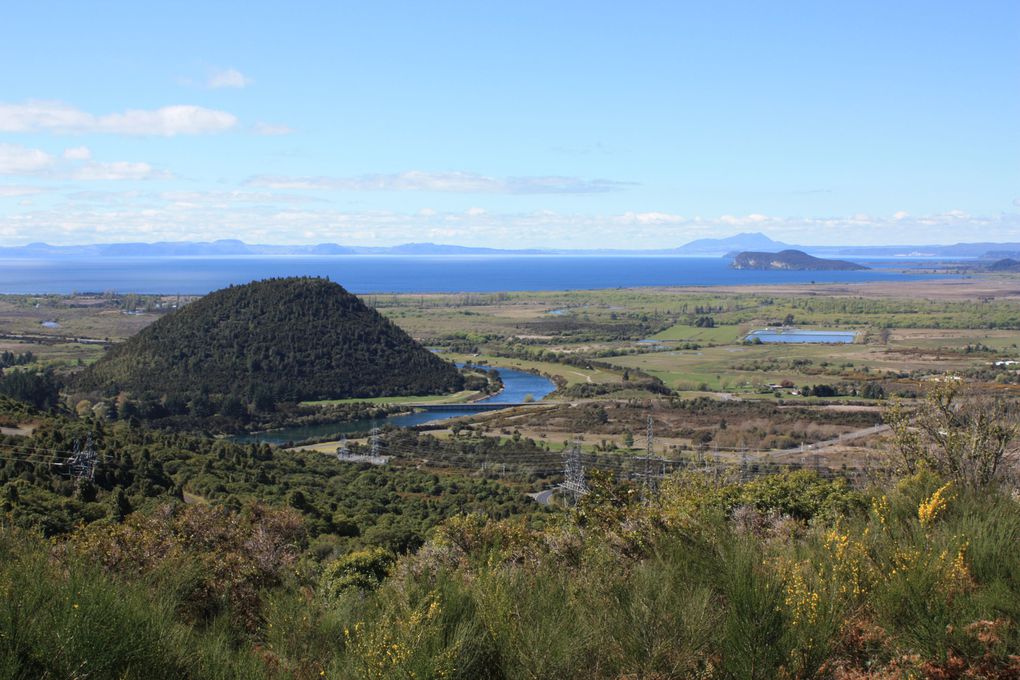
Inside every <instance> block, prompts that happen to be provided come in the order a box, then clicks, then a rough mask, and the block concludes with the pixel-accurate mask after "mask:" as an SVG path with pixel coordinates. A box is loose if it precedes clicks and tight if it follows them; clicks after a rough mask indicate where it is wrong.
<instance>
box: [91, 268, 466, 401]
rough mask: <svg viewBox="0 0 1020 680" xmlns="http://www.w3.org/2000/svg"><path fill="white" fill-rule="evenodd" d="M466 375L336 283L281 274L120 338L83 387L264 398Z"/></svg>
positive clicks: (398, 391) (382, 390) (430, 384)
mask: <svg viewBox="0 0 1020 680" xmlns="http://www.w3.org/2000/svg"><path fill="white" fill-rule="evenodd" d="M462 384H463V379H462V377H461V376H460V374H459V372H458V371H457V369H456V368H455V367H454V366H453V365H451V364H449V363H447V362H445V361H443V360H442V359H440V358H439V357H437V356H435V355H434V354H432V353H431V352H429V351H428V350H426V349H425V348H423V347H422V346H421V345H419V344H418V343H416V342H415V341H414V340H413V339H412V338H411V337H410V336H408V335H407V334H406V333H405V332H404V331H402V330H401V329H400V328H398V327H397V326H396V325H394V324H393V323H392V322H390V321H389V320H388V319H386V318H384V317H383V316H382V315H380V314H379V313H377V312H376V311H375V310H373V309H370V308H368V307H367V306H366V305H365V304H364V303H363V302H362V301H361V300H359V299H358V298H357V297H355V296H354V295H352V294H350V293H348V292H347V291H346V290H344V288H342V287H341V286H339V285H337V284H336V283H332V282H330V281H328V280H326V279H320V278H278V279H267V280H264V281H256V282H253V283H249V284H246V285H242V286H231V287H229V288H225V289H223V290H219V291H216V292H214V293H211V294H209V295H207V296H206V297H204V298H202V299H200V300H197V301H195V302H193V303H191V304H189V305H187V306H186V307H184V308H182V309H180V310H178V311H176V312H174V313H172V314H169V315H167V316H165V317H163V318H162V319H160V320H159V321H157V322H155V323H153V324H152V325H151V326H149V327H147V328H145V329H144V330H142V331H141V332H139V333H138V334H137V335H135V336H134V337H132V338H130V339H129V340H128V341H127V342H125V343H123V344H121V345H118V346H116V347H114V348H112V349H111V350H110V351H109V353H107V354H106V355H105V356H104V357H103V358H102V359H100V360H99V361H98V362H96V363H95V364H93V365H92V366H90V367H89V368H88V369H86V370H85V371H84V372H83V373H82V374H81V375H80V376H79V378H78V379H77V385H76V387H77V388H78V389H80V390H93V391H103V392H105V393H106V394H113V393H117V392H121V391H126V392H131V393H134V394H142V393H155V394H157V395H162V396H166V397H168V398H174V399H178V400H180V399H195V398H198V397H201V398H208V397H212V398H214V399H215V398H217V397H224V396H235V397H238V398H239V399H243V400H245V401H251V402H254V403H255V404H256V405H260V404H261V405H263V406H265V405H270V404H271V403H274V402H296V401H304V400H312V399H336V398H346V397H378V396H394V395H415V394H434V393H443V392H450V391H455V390H458V389H460V388H461V386H462Z"/></svg>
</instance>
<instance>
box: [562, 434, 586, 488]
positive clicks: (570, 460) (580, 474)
mask: <svg viewBox="0 0 1020 680" xmlns="http://www.w3.org/2000/svg"><path fill="white" fill-rule="evenodd" d="M562 488H563V490H564V491H566V492H567V493H569V494H571V495H572V496H573V497H574V502H575V503H576V502H577V499H578V498H579V497H581V496H583V495H584V494H586V493H588V485H587V484H586V483H585V480H584V465H583V464H582V463H581V444H580V442H577V441H574V443H573V444H572V445H571V446H570V448H569V449H568V451H567V453H566V454H565V458H564V461H563V484H562Z"/></svg>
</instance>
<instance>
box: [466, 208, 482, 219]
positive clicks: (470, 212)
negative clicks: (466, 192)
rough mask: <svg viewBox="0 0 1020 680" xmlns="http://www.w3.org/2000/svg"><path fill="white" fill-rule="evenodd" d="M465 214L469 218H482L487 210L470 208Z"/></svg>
mask: <svg viewBox="0 0 1020 680" xmlns="http://www.w3.org/2000/svg"><path fill="white" fill-rule="evenodd" d="M464 214H465V215H467V216H468V217H480V216H481V215H484V214H485V208H468V209H467V210H466V211H465V212H464Z"/></svg>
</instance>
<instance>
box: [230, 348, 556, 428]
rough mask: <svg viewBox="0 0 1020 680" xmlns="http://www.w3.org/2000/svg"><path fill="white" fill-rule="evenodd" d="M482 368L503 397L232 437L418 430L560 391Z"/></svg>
mask: <svg viewBox="0 0 1020 680" xmlns="http://www.w3.org/2000/svg"><path fill="white" fill-rule="evenodd" d="M482 368H495V369H496V370H497V371H498V372H499V377H500V378H501V379H502V380H503V390H502V391H501V392H500V393H499V394H494V395H492V396H491V397H486V398H485V399H480V400H478V401H473V402H471V403H467V404H456V405H454V406H446V407H442V409H441V410H436V409H435V407H422V408H421V409H420V410H415V411H414V412H412V413H402V414H399V415H392V416H387V417H386V418H364V419H361V420H352V421H346V422H335V423H320V424H318V425H296V426H294V427H285V428H281V429H279V430H270V431H268V432H255V433H252V434H244V435H237V436H235V437H231V439H232V440H233V441H235V442H238V443H248V442H266V443H268V444H278V445H279V444H286V443H288V442H296V441H303V440H306V439H325V438H328V437H333V436H336V437H339V436H340V435H344V434H360V433H365V432H368V431H369V430H371V429H372V428H375V427H382V426H383V425H393V426H396V427H414V426H415V425H426V424H429V423H437V422H441V421H444V420H450V419H451V418H459V417H461V416H469V415H474V414H476V413H481V412H484V411H492V410H495V409H496V408H497V407H498V405H499V404H520V403H523V402H524V401H526V400H527V398H528V397H529V396H530V397H531V398H532V399H534V400H535V401H539V400H541V399H542V398H544V397H545V396H546V395H547V394H549V393H550V392H552V391H554V390H555V389H556V385H555V383H553V382H552V381H551V380H549V379H548V378H544V377H542V376H540V375H535V374H534V373H527V372H525V371H518V370H516V369H513V368H504V367H500V366H492V367H490V366H483V367H482Z"/></svg>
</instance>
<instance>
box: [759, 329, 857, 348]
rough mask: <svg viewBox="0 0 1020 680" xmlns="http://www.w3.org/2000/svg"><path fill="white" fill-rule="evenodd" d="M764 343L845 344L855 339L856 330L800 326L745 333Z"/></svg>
mask: <svg viewBox="0 0 1020 680" xmlns="http://www.w3.org/2000/svg"><path fill="white" fill-rule="evenodd" d="M756 338H757V339H758V340H761V341H762V342H764V343H796V344H803V343H830V344H839V345H847V344H850V343H852V342H853V341H854V340H856V339H857V331H807V330H803V329H800V328H764V329H762V330H757V331H752V332H751V333H748V334H747V338H746V339H747V340H750V341H752V342H753V341H754V340H755V339H756Z"/></svg>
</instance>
